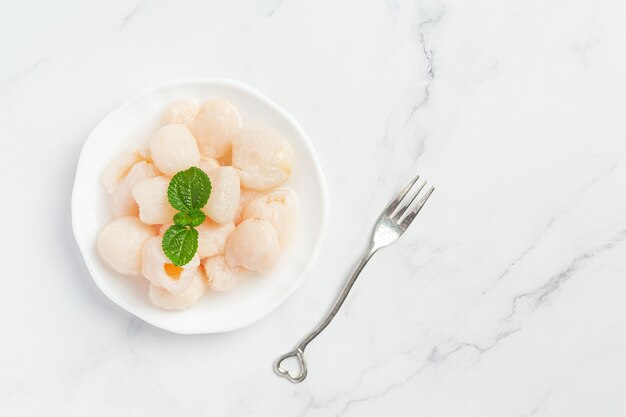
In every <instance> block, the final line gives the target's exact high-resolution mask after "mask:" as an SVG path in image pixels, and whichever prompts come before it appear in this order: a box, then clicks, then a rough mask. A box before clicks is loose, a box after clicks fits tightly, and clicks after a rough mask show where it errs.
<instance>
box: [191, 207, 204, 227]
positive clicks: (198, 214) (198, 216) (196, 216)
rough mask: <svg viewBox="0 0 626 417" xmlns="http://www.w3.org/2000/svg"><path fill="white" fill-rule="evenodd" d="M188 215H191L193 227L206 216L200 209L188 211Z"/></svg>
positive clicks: (200, 222)
mask: <svg viewBox="0 0 626 417" xmlns="http://www.w3.org/2000/svg"><path fill="white" fill-rule="evenodd" d="M189 217H191V226H193V227H196V226H200V225H201V224H202V223H204V221H205V220H206V216H205V214H204V213H203V212H202V210H192V211H191V212H190V213H189Z"/></svg>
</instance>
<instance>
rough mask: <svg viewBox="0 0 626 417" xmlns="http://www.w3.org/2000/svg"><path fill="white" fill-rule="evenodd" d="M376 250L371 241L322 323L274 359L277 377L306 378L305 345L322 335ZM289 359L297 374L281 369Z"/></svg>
mask: <svg viewBox="0 0 626 417" xmlns="http://www.w3.org/2000/svg"><path fill="white" fill-rule="evenodd" d="M377 250H378V247H377V246H376V245H375V243H374V242H373V241H372V242H371V243H370V246H369V247H368V248H367V250H366V251H365V253H364V254H363V256H362V257H361V260H360V261H359V263H358V264H357V265H356V267H355V268H354V270H353V271H352V274H350V277H349V278H348V280H347V281H346V283H345V284H344V286H343V288H342V289H341V292H340V293H339V295H338V296H337V299H336V300H335V302H334V304H333V306H332V308H331V309H330V310H329V311H328V313H326V316H325V317H324V318H323V319H322V321H320V322H319V324H318V325H317V326H316V327H315V328H314V329H313V330H312V331H311V332H310V333H309V334H308V335H306V336H305V337H304V338H303V339H302V340H301V341H300V343H298V345H297V346H296V347H295V348H294V350H292V351H291V352H288V353H286V354H284V355H282V356H279V357H278V358H277V359H276V361H275V362H274V371H275V372H276V374H277V375H279V376H282V377H285V378H287V379H288V380H289V381H291V382H293V383H298V382H302V381H303V380H304V378H306V374H307V367H306V362H305V361H304V349H306V347H307V345H308V344H309V343H311V341H312V340H313V339H315V338H316V337H317V336H318V335H319V334H320V333H322V331H324V329H325V328H326V327H327V326H328V325H329V324H330V322H331V321H333V319H334V318H335V316H336V315H337V312H338V311H339V309H340V308H341V306H342V305H343V302H344V301H345V300H346V298H347V297H348V294H349V293H350V290H351V289H352V286H353V285H354V283H355V282H356V279H357V278H358V277H359V274H360V273H361V271H362V270H363V268H365V265H367V262H368V261H369V260H370V259H371V257H372V256H373V255H374V254H375V253H376V251H377ZM290 357H296V358H297V359H298V362H299V366H300V373H299V374H293V373H291V372H289V371H287V370H286V369H284V368H283V367H282V362H283V361H284V360H285V359H287V358H290Z"/></svg>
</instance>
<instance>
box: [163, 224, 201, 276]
mask: <svg viewBox="0 0 626 417" xmlns="http://www.w3.org/2000/svg"><path fill="white" fill-rule="evenodd" d="M162 246H163V252H165V255H166V256H167V257H168V258H169V259H170V261H172V263H173V264H174V265H176V266H183V265H185V264H187V263H189V261H191V259H192V258H193V256H194V255H195V254H196V251H197V250H198V231H197V230H196V229H194V228H191V227H185V226H179V225H174V226H170V228H169V229H167V230H166V231H165V234H164V235H163V244H162Z"/></svg>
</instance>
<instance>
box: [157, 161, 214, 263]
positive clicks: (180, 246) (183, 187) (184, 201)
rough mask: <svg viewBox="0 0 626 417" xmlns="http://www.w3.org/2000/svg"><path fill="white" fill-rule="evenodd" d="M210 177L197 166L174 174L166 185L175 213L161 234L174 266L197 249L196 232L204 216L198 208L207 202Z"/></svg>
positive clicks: (185, 261)
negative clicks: (172, 222) (170, 223)
mask: <svg viewBox="0 0 626 417" xmlns="http://www.w3.org/2000/svg"><path fill="white" fill-rule="evenodd" d="M210 195H211V180H210V179H209V177H208V176H207V174H205V173H204V171H202V170H201V169H199V168H196V167H191V168H189V169H187V170H185V171H180V172H178V173H176V175H174V176H173V177H172V179H171V180H170V184H169V186H168V188H167V199H168V201H169V202H170V204H171V205H172V207H174V208H175V209H176V210H178V211H179V212H178V213H176V214H175V215H174V218H173V221H174V225H173V226H170V227H169V228H168V229H167V230H166V231H165V234H164V235H163V242H162V247H163V252H164V253H165V255H166V256H167V257H168V258H169V260H170V261H172V263H173V264H174V265H176V266H183V265H185V264H187V263H188V262H189V261H191V259H193V257H194V255H195V254H196V252H197V250H198V231H197V230H196V229H195V227H196V226H199V225H201V224H202V223H203V222H204V220H205V219H206V216H205V215H204V213H203V212H202V211H201V210H200V209H201V208H202V207H204V206H205V205H206V203H207V201H209V196H210Z"/></svg>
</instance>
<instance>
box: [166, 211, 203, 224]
mask: <svg viewBox="0 0 626 417" xmlns="http://www.w3.org/2000/svg"><path fill="white" fill-rule="evenodd" d="M204 220H206V216H205V215H204V213H203V212H202V211H201V210H191V211H190V212H189V213H185V212H182V211H181V212H178V213H176V215H175V216H174V224H176V225H178V226H192V227H195V226H199V225H201V224H202V223H204Z"/></svg>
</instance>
